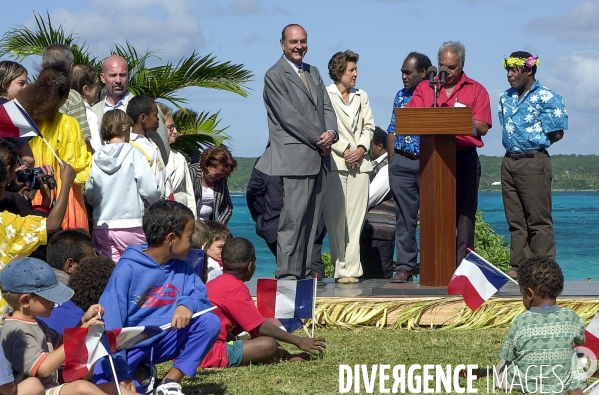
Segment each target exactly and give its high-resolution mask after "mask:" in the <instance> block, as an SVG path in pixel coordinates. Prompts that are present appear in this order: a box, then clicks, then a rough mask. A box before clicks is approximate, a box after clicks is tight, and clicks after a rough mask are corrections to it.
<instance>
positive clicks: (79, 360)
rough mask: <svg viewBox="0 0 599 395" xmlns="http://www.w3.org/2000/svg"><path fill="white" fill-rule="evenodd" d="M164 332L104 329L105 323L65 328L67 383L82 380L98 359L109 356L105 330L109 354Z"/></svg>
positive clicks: (149, 328)
mask: <svg viewBox="0 0 599 395" xmlns="http://www.w3.org/2000/svg"><path fill="white" fill-rule="evenodd" d="M161 332H162V329H160V328H159V327H156V326H134V327H130V328H122V329H112V330H109V331H104V326H103V325H92V326H90V327H89V328H66V329H65V330H64V338H63V339H64V353H65V363H64V370H63V372H62V377H63V379H64V380H65V382H71V381H74V380H79V379H80V378H82V377H83V376H85V375H86V374H87V373H88V372H89V371H90V369H91V368H92V366H93V365H94V363H95V362H96V361H98V360H99V359H100V358H102V357H105V356H107V355H109V353H108V351H107V350H106V347H105V346H104V343H103V341H102V337H103V335H104V333H106V339H107V341H108V347H109V348H110V353H112V354H114V353H115V352H117V351H119V350H126V349H128V348H130V347H133V346H134V345H135V344H137V343H140V342H142V341H144V340H146V339H149V338H151V337H153V336H155V335H157V334H159V333H161Z"/></svg>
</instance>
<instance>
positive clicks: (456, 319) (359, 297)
mask: <svg viewBox="0 0 599 395" xmlns="http://www.w3.org/2000/svg"><path fill="white" fill-rule="evenodd" d="M324 282H325V283H326V286H319V287H318V289H317V298H316V320H317V323H320V324H324V325H327V326H332V327H341V328H353V327H357V326H379V327H380V326H390V327H394V328H408V329H415V328H418V327H435V328H439V329H458V328H468V329H477V328H492V327H499V328H501V327H505V328H507V327H508V326H509V324H510V323H511V321H512V320H513V318H514V317H515V316H516V315H517V314H519V313H521V312H524V311H525V310H524V306H523V305H522V297H521V295H520V291H519V289H518V286H517V285H516V284H513V283H508V284H506V285H505V286H504V287H503V288H501V290H500V291H499V292H498V293H497V294H496V295H495V296H494V297H493V298H491V299H490V300H488V301H487V302H485V304H483V305H482V306H481V307H480V308H479V309H477V310H476V311H475V312H472V311H471V310H470V309H469V308H468V307H467V306H466V305H465V304H464V301H463V299H462V297H461V296H460V295H455V296H454V295H447V289H446V288H433V287H424V286H420V284H419V283H418V282H414V283H407V284H393V283H390V282H389V280H365V281H362V282H360V283H357V284H338V283H335V282H334V281H333V279H328V278H327V279H324ZM247 285H248V287H249V288H250V292H251V293H252V295H255V294H256V279H252V280H251V281H250V282H248V283H247ZM558 304H559V305H560V306H563V307H569V308H572V309H573V310H575V311H576V312H577V313H578V314H579V315H581V316H582V317H583V318H585V319H586V320H587V321H588V320H590V319H591V318H592V317H594V316H595V314H596V313H597V312H598V311H599V283H597V282H593V281H566V283H565V285H564V291H563V293H562V295H561V296H560V297H559V298H558Z"/></svg>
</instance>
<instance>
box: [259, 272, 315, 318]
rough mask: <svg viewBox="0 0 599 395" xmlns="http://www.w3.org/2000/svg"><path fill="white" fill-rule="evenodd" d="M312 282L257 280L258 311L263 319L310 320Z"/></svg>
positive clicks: (312, 301) (312, 293) (312, 298)
mask: <svg viewBox="0 0 599 395" xmlns="http://www.w3.org/2000/svg"><path fill="white" fill-rule="evenodd" d="M314 282H315V281H314V280H313V279H308V280H297V281H293V280H272V279H266V278H261V279H259V280H258V286H257V291H256V299H257V302H258V303H257V304H258V310H259V311H260V313H262V315H263V316H264V317H265V318H278V319H281V318H312V308H313V304H314Z"/></svg>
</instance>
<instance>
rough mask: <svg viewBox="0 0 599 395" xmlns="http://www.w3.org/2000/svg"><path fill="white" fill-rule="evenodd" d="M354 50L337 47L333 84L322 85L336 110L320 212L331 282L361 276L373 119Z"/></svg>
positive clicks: (331, 66) (331, 71)
mask: <svg viewBox="0 0 599 395" xmlns="http://www.w3.org/2000/svg"><path fill="white" fill-rule="evenodd" d="M357 62H358V54H356V53H354V52H352V51H345V52H337V53H336V54H335V55H333V57H332V58H331V60H330V61H329V76H330V77H331V78H332V79H333V84H331V85H330V86H328V87H327V92H328V94H329V97H330V98H331V103H332V104H333V108H334V109H335V113H336V114H337V127H338V129H339V130H338V133H339V141H337V142H336V143H335V144H333V146H332V147H331V148H332V153H331V156H332V158H333V161H332V163H331V168H332V169H331V172H329V173H328V174H327V176H326V194H325V199H324V203H323V210H322V212H323V216H324V220H325V224H326V227H327V230H328V232H329V245H330V249H331V259H332V261H333V263H334V264H335V281H337V282H339V283H345V284H347V283H357V282H358V281H359V280H358V277H360V276H361V275H362V264H361V262H360V232H361V231H362V226H363V224H364V218H365V217H366V211H367V209H368V187H369V184H370V179H369V172H370V171H372V166H371V165H370V160H369V158H368V147H370V140H371V139H372V133H373V132H374V118H373V116H372V111H371V110H370V104H369V103H368V95H367V94H366V92H364V91H363V90H361V89H356V88H355V86H356V78H357V77H358V69H357V66H356V63H357Z"/></svg>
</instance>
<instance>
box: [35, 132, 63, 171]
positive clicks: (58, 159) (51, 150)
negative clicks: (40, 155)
mask: <svg viewBox="0 0 599 395" xmlns="http://www.w3.org/2000/svg"><path fill="white" fill-rule="evenodd" d="M39 137H41V138H42V140H44V143H46V145H47V146H48V148H49V149H50V152H52V154H53V155H54V157H55V158H56V160H57V161H58V163H60V164H61V165H62V161H61V160H60V158H59V157H58V155H56V152H54V150H53V149H52V146H50V143H49V142H48V140H46V139H45V138H44V136H42V135H41V134H40V136H39Z"/></svg>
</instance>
